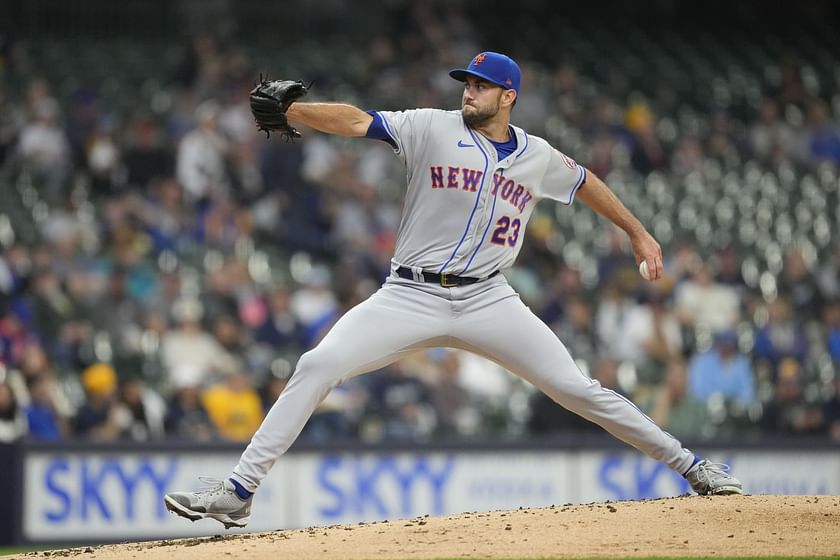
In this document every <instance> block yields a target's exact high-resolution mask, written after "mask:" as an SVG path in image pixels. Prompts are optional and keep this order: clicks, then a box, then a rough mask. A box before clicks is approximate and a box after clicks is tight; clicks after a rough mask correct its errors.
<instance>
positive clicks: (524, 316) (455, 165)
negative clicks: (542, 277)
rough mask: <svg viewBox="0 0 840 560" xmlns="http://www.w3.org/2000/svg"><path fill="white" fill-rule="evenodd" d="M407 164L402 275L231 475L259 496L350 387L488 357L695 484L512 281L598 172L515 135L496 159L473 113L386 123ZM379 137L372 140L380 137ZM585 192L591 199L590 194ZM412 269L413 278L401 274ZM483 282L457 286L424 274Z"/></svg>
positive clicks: (285, 396)
mask: <svg viewBox="0 0 840 560" xmlns="http://www.w3.org/2000/svg"><path fill="white" fill-rule="evenodd" d="M374 119H375V121H374V122H375V123H376V126H377V127H382V128H383V129H384V130H385V131H386V133H385V134H384V135H379V136H377V137H379V138H381V139H383V140H386V141H387V142H388V143H389V144H391V146H392V147H393V148H394V151H395V153H396V154H397V156H398V157H399V158H400V159H401V160H402V162H403V163H404V164H405V166H406V174H407V179H408V191H407V194H406V202H405V210H404V215H403V219H402V222H401V224H400V228H399V238H398V241H397V247H396V250H395V255H394V259H393V260H394V263H393V267H392V274H391V276H390V277H389V278H388V279H387V281H386V282H385V284H384V285H383V286H382V288H380V289H379V291H377V292H376V293H375V294H373V295H372V296H371V297H370V298H369V299H367V300H366V301H364V302H362V303H360V304H359V305H357V306H356V307H354V308H353V309H351V310H350V311H349V312H348V313H347V314H346V315H344V316H343V317H342V318H341V319H339V320H338V322H337V323H336V324H335V325H334V326H333V328H332V329H331V330H330V331H329V332H328V333H327V335H326V336H325V337H324V339H323V340H322V341H321V342H320V343H319V344H318V346H317V347H315V348H314V349H312V350H310V351H309V352H307V353H306V354H304V355H303V356H302V357H301V359H300V361H299V362H298V364H297V367H296V369H295V373H294V375H293V376H292V378H291V380H290V381H289V384H288V385H287V387H286V388H285V390H284V391H283V393H282V394H281V395H280V398H278V399H277V402H275V403H274V406H272V408H271V410H270V411H269V412H268V414H267V416H266V418H265V420H264V421H263V424H262V426H260V428H259V430H258V431H257V433H256V434H255V435H254V437H253V438H252V440H251V443H250V444H249V445H248V448H247V449H246V450H245V452H244V453H243V454H242V457H241V458H240V461H239V464H238V465H237V466H236V468H235V469H234V470H233V474H232V475H231V477H232V478H233V479H234V480H236V481H238V482H239V483H240V484H241V485H242V486H244V487H245V488H246V489H248V490H250V491H252V492H253V491H255V490H256V488H257V486H258V485H259V483H260V482H261V481H262V479H263V478H264V477H265V475H266V474H267V473H268V471H269V469H270V468H271V466H272V465H273V464H274V462H275V460H276V459H277V458H278V457H280V455H282V454H283V453H285V451H286V450H287V449H288V448H289V446H291V444H292V443H293V442H294V440H295V439H296V438H297V436H298V434H299V433H300V431H301V430H302V429H303V426H304V424H305V423H306V421H307V420H308V419H309V417H310V416H311V415H312V413H313V412H314V411H315V408H316V407H317V406H318V404H319V403H320V402H321V401H322V400H323V399H324V397H325V396H326V395H327V393H328V392H329V391H330V389H332V388H333V387H334V386H335V385H337V384H338V383H341V382H342V381H344V380H346V379H349V378H350V377H353V376H355V375H359V374H362V373H365V372H368V371H373V370H375V369H378V368H380V367H383V366H385V365H387V364H389V363H391V362H393V361H395V360H397V359H399V358H401V357H403V356H406V355H407V354H409V353H411V352H415V351H417V350H419V349H423V348H430V347H435V346H448V347H452V348H460V349H463V350H467V351H470V352H474V353H476V354H480V355H482V356H485V357H487V358H489V359H491V360H493V361H495V362H496V363H499V364H501V365H502V366H504V367H505V368H507V369H508V370H510V371H512V372H513V373H515V374H517V375H519V376H520V377H522V378H524V379H526V380H528V381H529V382H531V383H532V384H534V385H535V386H536V387H538V388H539V389H540V390H542V391H543V392H545V393H546V394H547V395H549V396H550V397H551V398H552V399H554V400H555V401H556V402H558V403H559V404H560V405H562V406H564V407H566V408H568V409H569V410H571V411H573V412H575V413H577V414H579V415H581V416H583V417H584V418H586V419H588V420H591V421H593V422H595V423H597V424H599V425H600V426H602V427H603V428H604V429H606V430H607V431H609V432H610V433H611V434H613V435H615V436H616V437H618V438H619V439H621V440H623V441H625V442H627V443H629V444H631V445H633V446H635V447H636V448H638V449H640V450H641V451H643V452H645V453H646V454H648V455H650V456H651V457H653V458H655V459H657V460H660V461H662V462H664V463H665V464H667V465H668V466H669V467H671V468H672V469H674V470H676V471H678V472H680V473H684V472H686V471H687V470H688V468H689V467H690V466H691V464H692V462H693V460H694V455H693V454H692V453H691V452H690V451H688V450H686V449H683V447H682V445H681V444H680V442H679V441H677V440H676V439H674V438H673V437H671V436H670V435H668V434H667V433H665V432H663V431H662V430H661V429H660V428H659V427H658V426H657V425H656V424H655V423H654V422H652V421H651V420H650V418H648V417H647V416H645V415H644V414H643V413H642V412H641V411H640V410H639V409H638V408H636V407H635V406H634V405H633V404H632V403H631V402H630V401H628V400H627V399H625V398H624V397H622V396H621V395H619V394H617V393H615V392H614V391H611V390H609V389H606V388H603V387H601V385H600V384H599V383H598V382H597V381H594V380H592V379H590V378H588V377H587V376H585V375H583V374H582V373H581V372H580V370H579V369H578V368H577V366H576V365H575V362H574V360H573V359H572V357H571V356H570V355H569V352H568V351H567V349H566V347H565V346H564V345H563V343H562V342H561V341H560V340H559V339H558V338H557V336H556V335H555V334H554V333H553V332H552V331H551V329H549V328H548V326H546V325H545V324H544V323H543V322H542V321H540V319H539V318H538V317H537V316H536V315H534V314H533V313H532V312H531V311H530V310H529V309H528V308H527V307H526V306H525V305H524V304H523V303H522V301H521V300H520V299H519V297H518V295H517V294H516V292H515V291H514V290H513V288H511V286H510V285H509V284H508V283H507V280H506V279H505V278H504V276H503V275H499V274H493V273H495V272H497V271H498V270H499V269H505V268H507V267H509V266H510V265H511V264H512V263H513V261H514V259H515V258H516V255H517V254H518V253H519V250H520V248H521V246H522V242H523V239H524V233H525V226H526V224H527V222H528V218H529V217H530V216H531V213H532V212H533V210H534V206H535V205H536V203H537V202H538V201H539V200H541V199H543V198H550V199H553V200H556V201H559V202H561V203H563V204H570V203H571V202H572V199H573V198H574V195H575V192H576V191H577V189H578V188H580V186H581V185H582V184H583V183H584V182H585V179H586V171H585V170H584V168H583V167H582V166H579V165H578V164H576V163H575V162H574V161H573V160H572V159H571V158H568V157H566V156H564V155H563V154H561V153H560V152H558V151H557V150H555V149H554V148H552V147H551V146H550V145H549V144H548V143H547V142H546V141H545V140H543V139H541V138H538V137H535V136H531V135H528V134H526V133H525V132H524V131H522V130H521V129H519V128H516V127H511V130H513V131H514V134H515V135H516V149H515V150H514V151H513V152H512V153H510V155H508V156H507V157H504V158H503V159H502V161H497V155H496V154H497V152H496V147H495V146H494V145H493V144H491V142H490V141H488V140H487V139H486V138H484V137H483V136H481V135H480V134H478V133H476V132H475V131H474V130H472V129H471V128H469V127H467V126H466V125H465V124H464V121H463V119H462V118H461V113H460V111H439V110H432V109H419V110H413V111H405V112H393V113H392V112H384V111H383V112H379V113H375V114H374ZM369 136H370V133H369ZM584 188H586V187H584ZM399 267H407V268H410V269H411V274H409V275H408V276H409V277H406V276H403V275H399V274H397V272H398V270H397V269H398V268H399ZM427 272H431V273H434V274H440V273H446V274H455V275H460V276H467V277H469V278H472V279H476V278H477V279H481V280H480V281H477V282H473V283H470V284H467V285H460V286H451V285H449V284H446V283H445V282H441V283H438V284H435V283H431V282H429V281H428V278H427V276H426V275H425V273H427Z"/></svg>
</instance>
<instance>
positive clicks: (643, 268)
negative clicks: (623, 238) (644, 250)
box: [639, 261, 650, 280]
mask: <svg viewBox="0 0 840 560" xmlns="http://www.w3.org/2000/svg"><path fill="white" fill-rule="evenodd" d="M639 274H641V275H642V278H644V279H645V280H650V270H648V265H647V261H642V262H640V263H639Z"/></svg>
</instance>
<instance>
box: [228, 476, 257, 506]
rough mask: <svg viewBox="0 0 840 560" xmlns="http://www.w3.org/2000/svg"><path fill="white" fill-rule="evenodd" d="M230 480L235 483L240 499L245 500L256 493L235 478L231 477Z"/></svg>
mask: <svg viewBox="0 0 840 560" xmlns="http://www.w3.org/2000/svg"><path fill="white" fill-rule="evenodd" d="M228 480H229V481H230V483H231V484H233V487H234V489H236V495H237V496H239V499H240V500H242V501H243V502H244V501H245V500H247V499H248V498H250V497H251V496H253V495H254V493H253V492H248V491H247V490H245V487H244V486H242V485H241V484H239V483H238V482H236V481H235V480H234V479H232V478H229V479H228Z"/></svg>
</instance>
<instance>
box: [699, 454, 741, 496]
mask: <svg viewBox="0 0 840 560" xmlns="http://www.w3.org/2000/svg"><path fill="white" fill-rule="evenodd" d="M685 478H686V479H687V480H688V483H689V484H690V485H691V489H692V490H694V491H695V492H697V493H698V494H700V495H701V496H711V495H718V496H724V495H728V494H743V493H744V491H743V490H742V489H741V481H740V480H738V479H737V478H735V477H734V476H732V475H731V474H729V465H723V464H721V463H712V462H711V461H709V460H708V459H703V460H701V461H699V462H698V463H697V464H696V465H694V466H693V467H691V468H690V469H689V470H688V472H687V473H685Z"/></svg>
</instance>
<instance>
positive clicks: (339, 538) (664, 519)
mask: <svg viewBox="0 0 840 560" xmlns="http://www.w3.org/2000/svg"><path fill="white" fill-rule="evenodd" d="M200 523H211V521H209V520H203V521H200ZM212 523H215V522H212ZM838 527H840V497H837V496H720V497H700V496H692V497H679V498H667V499H660V500H647V501H636V502H607V503H594V504H585V505H556V506H552V507H549V508H541V509H520V510H515V511H496V512H489V513H464V514H461V515H452V516H448V517H421V518H414V519H404V520H398V521H386V522H381V523H359V524H356V525H336V526H331V527H317V528H310V529H301V530H295V531H274V532H271V533H253V534H244V535H232V536H216V537H209V538H198V539H181V540H170V541H157V542H145V543H134V544H119V545H109V546H99V547H93V548H87V549H85V548H76V549H68V550H63V551H53V552H52V554H51V556H70V557H73V556H79V555H81V556H84V558H85V559H87V558H91V559H110V560H129V559H138V560H143V559H152V558H161V557H171V558H178V560H206V559H208V558H231V559H236V558H241V559H247V560H259V559H266V560H268V559H271V560H274V559H276V558H307V559H308V558H319V559H332V558H334V559H341V560H348V559H349V560H352V559H363V558H364V559H372V560H373V559H375V560H383V559H401V558H455V557H458V558H543V557H586V556H597V557H608V556H609V557H617V556H618V557H620V556H722V555H726V556H833V555H840V530H838ZM41 554H43V553H41ZM33 555H40V554H38V553H29V554H27V555H22V556H20V557H19V558H25V557H27V556H30V557H31V556H33Z"/></svg>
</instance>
